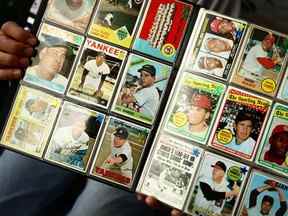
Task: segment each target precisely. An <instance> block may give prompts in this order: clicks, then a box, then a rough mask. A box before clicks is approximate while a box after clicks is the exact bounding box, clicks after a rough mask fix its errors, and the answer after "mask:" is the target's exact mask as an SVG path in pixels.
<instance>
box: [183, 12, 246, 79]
mask: <svg viewBox="0 0 288 216" xmlns="http://www.w3.org/2000/svg"><path fill="white" fill-rule="evenodd" d="M200 12H201V14H200V15H201V16H199V18H198V21H197V26H199V27H197V28H194V33H193V34H192V37H191V38H190V41H189V44H188V48H187V51H186V54H185V56H186V57H185V61H184V62H185V63H184V64H185V66H184V69H185V70H187V71H193V72H198V73H204V74H207V75H211V76H213V77H216V78H220V79H223V80H227V79H228V77H229V74H230V71H231V69H232V66H233V64H234V62H235V59H236V56H237V54H238V52H239V49H240V44H241V43H242V41H243V39H244V35H245V32H246V29H247V23H246V22H244V21H241V20H237V19H233V18H231V17H226V16H224V15H221V14H217V13H214V12H212V11H205V10H203V9H202V10H201V11H200Z"/></svg>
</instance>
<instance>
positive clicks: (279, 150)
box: [264, 124, 288, 165]
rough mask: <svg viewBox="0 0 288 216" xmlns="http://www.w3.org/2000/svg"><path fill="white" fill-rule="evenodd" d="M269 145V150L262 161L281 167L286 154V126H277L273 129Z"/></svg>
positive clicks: (287, 143) (287, 126)
mask: <svg viewBox="0 0 288 216" xmlns="http://www.w3.org/2000/svg"><path fill="white" fill-rule="evenodd" d="M269 144H270V148H269V150H268V151H267V152H265V155H264V160H267V161H270V162H274V163H277V164H279V165H282V164H283V163H284V162H285V159H286V157H287V152H288V125H284V124H279V125H277V126H276V127H274V129H273V130H272V134H271V136H270V138H269ZM287 165H288V164H287Z"/></svg>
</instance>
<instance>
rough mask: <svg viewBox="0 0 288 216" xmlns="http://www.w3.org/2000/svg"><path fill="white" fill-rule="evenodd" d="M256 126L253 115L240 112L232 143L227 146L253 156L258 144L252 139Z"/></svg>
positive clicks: (236, 120)
mask: <svg viewBox="0 0 288 216" xmlns="http://www.w3.org/2000/svg"><path fill="white" fill-rule="evenodd" d="M254 124H255V120H254V116H253V114H252V113H249V112H247V111H246V112H244V111H240V112H238V114H237V116H236V119H235V122H234V125H233V128H234V136H233V138H232V140H231V142H230V143H228V144H227V145H225V146H226V147H227V148H231V149H233V150H235V151H239V152H242V153H245V154H248V155H250V154H252V152H253V149H254V146H255V143H256V141H255V140H254V139H253V138H252V137H251V133H252V131H253V129H254Z"/></svg>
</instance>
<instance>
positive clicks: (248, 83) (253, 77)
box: [231, 25, 288, 96]
mask: <svg viewBox="0 0 288 216" xmlns="http://www.w3.org/2000/svg"><path fill="white" fill-rule="evenodd" d="M287 44H288V37H287V36H286V35H283V34H280V33H277V32H274V31H271V30H269V29H264V28H262V27H259V26H255V25H251V26H250V28H249V31H248V34H247V39H246V40H245V43H244V44H243V47H244V48H243V50H242V52H241V55H240V56H239V61H238V62H239V63H238V66H237V69H235V70H234V73H233V76H232V79H231V80H232V82H234V83H237V84H239V85H241V86H244V87H246V88H249V89H252V90H255V91H258V92H261V93H264V94H267V95H271V96H274V95H275V94H276V91H277V89H278V86H279V83H280V81H281V78H282V73H283V71H284V62H285V59H286V58H287V48H288V46H287Z"/></svg>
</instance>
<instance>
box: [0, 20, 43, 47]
mask: <svg viewBox="0 0 288 216" xmlns="http://www.w3.org/2000/svg"><path fill="white" fill-rule="evenodd" d="M1 30H2V32H3V33H4V34H6V35H7V36H8V37H11V38H13V39H15V40H17V41H19V42H23V43H27V44H30V45H31V46H35V45H37V43H38V40H37V38H36V37H35V36H33V35H32V34H31V33H30V32H28V31H25V30H24V29H23V28H22V27H20V26H18V25H17V24H16V23H15V22H6V23H4V24H3V25H2V28H1Z"/></svg>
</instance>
